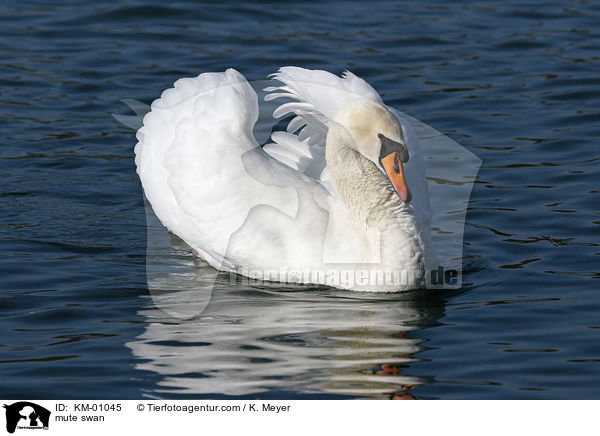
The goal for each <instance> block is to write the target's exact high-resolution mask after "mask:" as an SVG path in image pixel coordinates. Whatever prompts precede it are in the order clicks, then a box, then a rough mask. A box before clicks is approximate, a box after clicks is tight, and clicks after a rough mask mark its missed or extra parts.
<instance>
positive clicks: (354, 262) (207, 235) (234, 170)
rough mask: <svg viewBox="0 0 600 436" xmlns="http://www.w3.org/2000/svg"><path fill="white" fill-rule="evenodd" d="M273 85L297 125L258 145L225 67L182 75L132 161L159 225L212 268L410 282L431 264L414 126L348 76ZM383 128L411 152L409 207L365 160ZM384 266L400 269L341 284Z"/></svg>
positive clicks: (306, 74) (289, 75)
mask: <svg viewBox="0 0 600 436" xmlns="http://www.w3.org/2000/svg"><path fill="white" fill-rule="evenodd" d="M274 79H276V80H278V81H279V82H281V86H275V87H271V88H267V89H266V90H267V91H268V92H269V94H268V95H267V97H266V98H265V100H272V99H275V98H286V99H288V100H289V101H288V102H285V103H283V104H281V105H280V106H279V107H278V108H277V109H276V110H275V113H274V116H275V117H282V116H286V115H293V116H294V118H293V119H292V120H291V121H290V123H289V124H288V127H287V131H286V132H274V133H273V134H272V136H271V140H272V143H269V144H267V145H265V146H264V149H263V148H261V147H260V146H259V145H258V143H257V142H256V139H255V138H254V135H253V127H254V124H255V123H256V121H257V118H258V101H257V95H256V93H255V92H254V90H253V89H252V87H251V86H250V85H249V84H248V82H247V81H246V79H245V78H244V77H243V76H242V75H241V74H240V73H239V72H237V71H235V70H233V69H229V70H227V71H226V72H224V73H204V74H201V75H199V76H198V77H196V78H188V79H180V80H178V81H177V82H175V85H174V87H173V88H170V89H168V90H166V91H164V92H163V94H162V95H161V97H160V98H159V99H157V100H156V101H154V102H153V103H152V106H151V108H152V110H151V111H150V112H149V113H148V114H147V115H146V116H145V117H144V122H143V126H142V127H141V128H140V129H139V130H138V133H137V139H138V141H139V142H138V144H137V145H136V148H135V153H136V165H137V168H138V174H139V176H140V179H141V181H142V185H143V188H144V192H145V194H146V196H147V198H148V200H149V202H150V203H151V205H152V208H153V209H154V212H155V213H156V215H157V217H158V218H159V219H160V221H161V222H162V223H163V224H164V225H165V226H166V227H167V228H168V229H169V230H170V231H171V232H173V233H175V234H176V235H178V236H179V237H180V238H182V239H183V240H184V241H186V242H187V243H188V244H189V245H190V246H191V247H192V248H193V249H195V250H196V251H197V252H198V254H199V255H200V256H202V257H203V258H205V259H206V260H207V261H208V262H209V263H210V265H212V266H213V267H215V268H217V269H220V270H224V271H232V272H237V273H241V274H244V275H248V276H251V277H259V278H267V279H269V278H270V279H274V280H280V281H291V282H299V283H317V284H326V285H331V286H336V287H341V288H349V289H356V290H366V291H397V290H404V289H410V288H413V287H414V286H415V285H414V279H413V278H414V276H415V275H416V276H419V275H422V274H423V273H424V271H425V270H426V268H427V267H428V264H429V263H430V262H431V261H432V259H433V258H434V257H435V255H434V254H433V250H432V249H431V247H430V243H429V239H430V236H429V223H430V219H431V218H430V210H429V195H428V190H427V182H426V178H425V166H424V163H423V158H422V154H421V150H420V147H419V142H418V139H417V137H416V134H415V132H414V130H413V129H412V127H411V126H410V124H409V123H408V122H407V121H406V120H405V119H404V118H403V117H402V116H401V115H400V114H399V113H398V112H397V111H395V110H394V109H392V108H388V107H387V106H385V105H383V102H382V100H381V97H380V96H379V95H378V94H377V92H376V91H375V90H374V89H373V88H372V87H371V86H370V85H369V84H368V83H367V82H365V81H364V80H362V79H360V78H358V77H356V76H355V75H353V74H351V73H349V72H346V73H344V75H343V76H342V77H338V76H336V75H334V74H331V73H328V72H325V71H313V70H306V69H302V68H297V67H284V68H281V69H280V71H279V72H278V73H276V74H275V75H274ZM388 113H391V114H393V116H392V117H391V118H390V117H388V116H387V115H386V114H388ZM382 114H383V115H382ZM378 133H383V134H384V135H386V136H388V137H390V138H392V137H393V138H392V139H394V140H396V141H398V142H404V143H405V145H406V147H407V149H408V153H409V155H410V159H409V160H408V162H406V163H404V176H405V179H406V184H407V186H408V187H409V190H410V192H411V197H412V200H411V201H410V203H409V202H406V201H402V200H401V199H400V197H399V196H398V195H396V193H395V191H394V190H393V188H392V185H391V184H390V183H389V180H388V179H387V178H386V177H385V172H383V171H382V168H381V165H380V163H379V161H378V160H377V159H375V158H374V157H373V156H371V154H372V153H371V152H373V153H375V152H377V154H378V153H379V152H378V150H379V149H378V148H377V150H375V149H374V148H373V150H371V148H372V147H375V146H376V144H375V139H376V136H373V135H376V134H378ZM373 138H375V139H373ZM377 147H379V145H377ZM348 156H351V157H348ZM389 270H393V271H398V272H403V273H402V274H404V275H402V276H397V277H395V278H392V279H391V281H390V280H388V279H387V278H386V279H384V283H381V281H380V280H379V276H377V282H376V283H375V282H373V281H372V280H368V279H367V280H364V281H362V282H361V281H360V280H357V279H356V277H355V279H354V280H351V281H348V280H342V279H341V278H340V274H347V273H348V272H350V273H352V274H354V275H356V274H358V275H360V276H361V277H362V276H364V275H365V274H366V275H370V274H371V276H370V277H372V275H373V274H375V275H377V274H379V272H380V271H383V272H384V273H385V271H389Z"/></svg>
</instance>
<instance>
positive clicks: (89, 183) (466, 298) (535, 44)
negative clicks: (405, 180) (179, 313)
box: [0, 0, 600, 399]
mask: <svg viewBox="0 0 600 436" xmlns="http://www.w3.org/2000/svg"><path fill="white" fill-rule="evenodd" d="M0 14H1V15H0V24H1V25H0V33H1V35H2V44H0V79H1V82H0V83H1V84H2V87H1V88H0V143H1V149H0V175H1V178H2V184H1V185H0V232H1V235H0V239H1V242H0V258H1V262H0V274H1V285H0V291H1V294H0V331H1V336H0V379H1V380H2V382H1V383H0V397H8V398H24V397H26V398H59V397H60V398H90V397H93V398H140V397H153V398H206V397H211V398H237V397H251V398H265V399H266V398H355V397H374V398H410V397H414V398H434V399H449V398H600V388H599V386H600V316H599V313H600V295H599V293H600V289H599V288H600V286H599V285H600V281H599V280H598V279H599V278H600V266H599V261H600V257H599V255H600V248H599V247H600V238H599V237H598V230H599V229H600V227H599V224H600V213H599V210H600V207H599V206H600V202H599V200H600V186H599V182H600V169H599V168H600V150H599V147H598V136H599V134H600V116H599V115H600V113H599V111H598V107H600V74H599V73H600V50H599V49H600V32H599V31H598V30H597V28H598V26H597V25H598V22H599V21H600V5H599V4H598V3H597V2H591V1H590V2H587V1H583V0H582V1H565V2H562V3H559V2H543V1H535V2H533V1H532V2H529V3H527V2H502V3H501V4H500V3H498V2H480V3H473V2H464V3H459V2H453V3H452V5H448V4H445V3H444V2H439V3H432V4H430V5H429V6H422V5H418V6H416V5H414V4H402V3H395V2H383V1H376V2H369V3H368V4H367V3H362V2H355V3H352V2H309V3H308V4H307V5H304V6H300V5H299V4H297V3H292V4H290V5H285V4H284V3H282V2H273V3H271V2H256V3H254V4H245V5H243V6H240V5H239V4H237V3H235V4H234V3H232V4H231V5H227V4H221V3H205V4H197V3H187V2H179V3H175V4H173V5H172V6H168V7H167V6H164V5H163V2H145V3H143V2H141V1H134V0H130V1H122V2H119V5H116V4H115V3H113V2H110V3H109V2H102V1H99V2H93V3H89V4H83V3H82V2H81V1H77V2H76V1H64V2H62V6H58V7H50V6H47V5H46V2H42V1H39V2H16V1H13V0H6V1H4V2H3V5H2V12H1V13H0ZM281 65H298V66H304V67H308V68H322V69H326V70H330V71H333V72H338V73H339V72H341V71H343V70H344V69H346V68H347V69H350V70H352V71H353V72H354V73H356V74H358V75H359V76H362V77H363V78H365V79H366V80H367V81H368V82H370V83H371V84H372V85H373V86H374V87H375V88H376V89H377V90H378V91H379V92H380V93H381V94H382V96H383V97H384V99H385V100H386V102H387V103H388V104H391V105H393V106H395V107H397V108H398V109H400V110H402V111H404V112H407V113H409V114H411V115H412V116H414V117H416V118H418V119H420V120H422V121H424V122H426V123H428V124H429V125H431V126H432V127H434V128H436V129H438V130H439V131H441V132H444V133H445V134H447V135H448V136H449V137H451V138H452V139H454V140H455V141H457V142H459V143H460V144H462V145H464V146H465V147H466V148H468V149H469V150H470V151H471V152H473V153H475V154H477V155H478V156H479V157H480V158H481V159H482V160H483V165H482V167H481V169H480V171H479V175H478V178H477V182H476V184H475V186H474V189H473V195H472V200H471V203H470V207H469V211H468V215H467V226H466V233H465V247H464V254H465V258H464V262H463V263H464V269H465V276H464V280H465V282H466V284H465V286H464V288H463V289H462V290H461V291H460V292H455V293H452V294H443V295H440V294H439V293H434V294H431V295H430V294H418V295H415V294H408V295H393V296H389V295H388V296H382V297H380V298H374V297H373V296H365V295H362V294H358V293H355V294H348V293H343V292H338V291H335V290H328V289H306V288H304V289H292V288H286V289H281V288H278V287H277V286H272V287H268V288H265V289H257V288H255V287H247V288H242V289H231V288H227V286H222V287H221V289H220V291H219V292H218V293H216V294H215V296H214V298H213V300H212V301H211V303H210V305H209V306H208V308H207V310H206V312H205V313H204V314H203V315H202V316H200V317H196V318H192V319H190V320H181V319H178V318H173V317H171V316H169V315H168V314H167V313H165V312H163V311H160V310H158V309H157V308H156V307H155V306H154V304H153V302H152V299H151V298H150V293H149V290H148V285H147V282H146V215H145V209H144V200H143V195H142V190H141V186H140V182H139V180H138V178H137V175H136V173H135V168H134V162H133V146H134V144H135V139H134V135H133V132H132V131H131V130H129V129H127V128H126V127H124V126H123V125H121V124H119V123H118V122H116V121H115V120H114V118H113V117H112V116H111V114H112V113H115V114H129V112H128V110H127V108H126V107H125V106H124V105H123V104H122V103H120V100H121V99H124V98H130V99H137V100H140V101H143V102H146V103H149V102H151V101H152V100H153V99H154V98H156V97H157V96H159V95H160V92H161V91H162V90H163V89H165V88H167V87H169V86H171V84H172V83H173V82H174V81H175V80H176V79H178V78H180V77H185V76H195V75H197V74H199V73H200V72H204V71H222V70H224V69H225V68H227V67H230V66H233V67H235V68H237V69H239V70H240V71H241V72H242V73H243V74H245V75H246V77H248V79H250V80H260V79H263V78H264V77H265V76H266V75H267V74H269V73H272V72H274V71H275V70H276V69H277V68H278V67H279V66H281ZM173 244H174V247H175V248H176V249H177V250H181V259H182V262H184V261H186V262H187V261H189V259H190V257H189V254H188V253H187V252H186V248H185V246H183V245H182V244H181V243H180V242H178V241H176V240H173ZM198 268H199V271H201V270H203V268H202V265H198ZM190 292H191V291H189V290H187V291H181V292H173V293H170V294H169V295H167V296H166V298H169V299H170V303H171V304H173V305H175V306H176V305H183V304H185V303H186V301H188V299H189V298H193V295H192V294H190Z"/></svg>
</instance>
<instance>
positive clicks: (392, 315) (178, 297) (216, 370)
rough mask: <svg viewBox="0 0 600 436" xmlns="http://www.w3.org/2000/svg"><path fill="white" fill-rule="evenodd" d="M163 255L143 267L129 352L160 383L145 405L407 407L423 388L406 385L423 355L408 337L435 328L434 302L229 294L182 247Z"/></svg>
mask: <svg viewBox="0 0 600 436" xmlns="http://www.w3.org/2000/svg"><path fill="white" fill-rule="evenodd" d="M156 225H157V226H160V224H159V223H156ZM169 245H170V247H171V254H170V256H165V255H164V254H161V256H160V257H157V258H155V259H154V260H156V262H160V263H161V264H162V266H163V269H161V268H159V266H158V265H156V264H155V265H153V266H151V267H150V266H149V272H150V271H155V272H156V274H155V275H154V276H152V275H150V274H149V275H148V283H149V285H150V288H151V297H152V300H151V301H149V302H148V304H147V305H146V307H145V308H143V309H142V310H141V311H140V314H141V315H142V316H143V317H144V318H145V320H146V321H147V326H146V330H145V331H144V332H143V333H142V334H141V335H140V336H138V337H137V338H136V339H135V340H134V341H132V342H130V343H128V344H127V346H128V347H129V348H130V349H131V350H132V352H133V355H134V356H135V357H136V358H137V359H138V363H137V364H136V368H137V369H139V370H145V371H152V372H154V373H156V374H159V375H160V376H161V379H160V381H159V382H158V385H157V386H156V388H155V389H154V391H153V392H148V393H147V395H148V396H150V397H156V398H163V397H178V398H179V397H181V396H187V395H189V396H190V397H194V396H196V397H201V396H204V397H214V398H223V397H252V398H273V397H275V396H277V397H278V398H281V397H285V398H292V397H294V398H295V397H309V398H311V397H312V398H327V397H329V398H341V397H345V396H351V397H373V398H394V399H412V398H414V394H413V393H412V391H413V389H414V388H415V387H416V386H419V385H420V384H422V383H424V381H425V380H423V379H421V378H419V377H415V376H411V375H410V364H411V362H414V361H415V360H418V353H419V352H420V351H421V350H423V348H424V347H423V345H422V342H423V339H416V338H414V337H413V335H411V332H414V331H415V330H418V329H421V328H426V327H431V326H433V325H436V323H437V321H438V320H439V319H440V318H441V317H442V316H443V315H444V310H445V309H444V305H443V301H442V300H441V299H440V298H433V297H429V298H427V300H424V299H423V298H420V299H418V300H415V296H416V294H415V293H413V294H384V295H382V294H379V295H375V296H373V294H365V293H358V292H351V293H349V292H347V291H338V290H335V289H332V288H314V287H312V288H309V287H306V286H285V287H282V285H281V284H278V283H260V284H253V283H252V282H247V283H240V282H239V280H244V279H243V278H240V276H237V277H238V278H237V280H238V284H237V285H236V286H232V284H231V277H230V276H229V275H227V274H225V273H218V272H216V270H214V269H212V268H210V267H209V266H207V265H206V264H204V262H203V261H202V260H201V259H198V258H196V257H194V256H192V255H191V252H190V249H189V248H187V246H186V245H185V243H183V242H182V241H178V240H177V239H176V238H175V237H172V240H171V241H170V243H169ZM163 253H164V252H163ZM149 262H152V259H151V258H149ZM165 269H169V270H170V272H168V273H167V272H166V270H165ZM213 285H214V286H213ZM420 292H424V291H420ZM434 293H435V292H434ZM278 393H279V395H278Z"/></svg>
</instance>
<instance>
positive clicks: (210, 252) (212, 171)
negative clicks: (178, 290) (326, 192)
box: [135, 69, 321, 270]
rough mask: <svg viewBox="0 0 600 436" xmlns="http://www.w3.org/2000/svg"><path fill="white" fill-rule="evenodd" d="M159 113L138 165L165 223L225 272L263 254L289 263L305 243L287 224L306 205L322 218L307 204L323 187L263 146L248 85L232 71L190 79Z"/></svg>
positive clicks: (156, 108)
mask: <svg viewBox="0 0 600 436" xmlns="http://www.w3.org/2000/svg"><path fill="white" fill-rule="evenodd" d="M151 107H152V110H151V112H149V113H148V114H147V115H146V116H145V117H144V125H143V127H142V128H140V130H139V131H138V133H137V138H138V141H139V142H138V144H137V145H136V147H135V153H136V165H137V171H138V174H139V176H140V179H141V181H142V185H143V187H144V192H145V193H146V196H147V198H148V200H149V201H150V203H151V205H152V207H153V209H154V212H155V214H156V215H157V217H158V218H159V219H160V220H161V222H162V223H163V224H164V225H165V226H166V227H167V228H168V229H169V230H170V231H171V232H173V233H175V234H176V235H178V236H179V237H181V238H182V239H183V240H184V241H186V242H187V243H188V244H189V245H190V246H192V248H194V249H196V250H197V251H198V252H199V253H200V254H201V255H202V256H203V257H204V258H205V259H206V260H207V261H208V262H209V263H210V264H211V265H213V266H215V267H217V268H219V269H227V270H234V269H238V268H239V267H240V266H241V267H251V266H252V265H253V262H254V260H255V258H260V253H261V248H262V249H263V250H264V252H265V253H270V255H272V256H277V257H278V258H279V259H278V261H279V262H286V261H289V260H290V258H289V256H288V253H287V251H289V250H291V248H290V246H291V245H292V244H291V239H290V237H294V236H297V235H296V234H294V223H289V222H287V221H286V220H291V221H294V219H295V218H296V217H297V216H298V214H299V213H300V209H301V206H302V207H303V208H304V209H303V211H302V213H303V214H304V216H305V217H306V218H307V219H309V218H310V214H311V213H312V212H314V213H316V214H319V213H321V210H320V209H319V208H318V207H316V206H315V205H314V204H312V205H308V206H307V204H306V201H305V200H306V198H309V199H310V198H311V197H314V195H315V192H320V191H319V189H321V188H320V185H318V184H317V183H316V182H314V181H313V180H311V179H309V178H308V177H306V176H304V175H302V174H300V173H298V172H297V171H294V170H291V169H289V168H288V167H286V166H284V165H282V164H281V163H279V161H276V160H274V159H272V158H270V157H269V156H268V155H267V154H266V153H264V152H263V150H262V149H261V148H260V147H259V146H258V144H257V142H256V140H255V138H254V136H253V133H252V129H253V127H254V124H255V122H256V120H257V117H258V102H257V96H256V93H255V92H254V90H253V89H252V87H251V86H250V85H249V84H248V82H247V81H246V79H245V78H244V77H243V76H242V75H241V74H240V73H238V72H237V71H235V70H233V69H229V70H227V71H226V72H225V73H204V74H201V75H199V76H198V77H195V78H189V79H187V78H186V79H181V80H178V81H177V82H175V85H174V87H173V88H170V89H167V90H166V91H165V92H163V94H162V95H161V97H160V98H159V99H158V100H156V101H154V102H153V103H152V106H151ZM313 203H314V201H313ZM311 207H312V209H311ZM309 221H310V220H309ZM296 224H297V223H296ZM297 227H298V226H297V225H296V228H297ZM290 228H291V229H292V230H286V229H290ZM240 229H242V230H243V229H246V230H245V231H241V230H240ZM305 231H306V228H302V229H298V230H297V232H296V233H303V232H305ZM232 235H237V236H236V238H235V240H236V241H238V243H237V244H233V245H232V242H231V241H232ZM306 239H307V238H306V237H305V240H306ZM309 239H310V238H309ZM288 242H289V243H288ZM248 250H250V251H248ZM286 256H288V257H286ZM259 260H260V259H259ZM263 260H265V263H266V264H269V262H270V260H269V259H263ZM279 262H274V264H275V265H276V264H277V263H279Z"/></svg>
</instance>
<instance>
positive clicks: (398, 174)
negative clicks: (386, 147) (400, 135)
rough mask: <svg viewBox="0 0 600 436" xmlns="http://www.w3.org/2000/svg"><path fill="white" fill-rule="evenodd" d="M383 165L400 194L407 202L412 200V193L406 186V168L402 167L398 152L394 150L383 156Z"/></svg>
mask: <svg viewBox="0 0 600 436" xmlns="http://www.w3.org/2000/svg"><path fill="white" fill-rule="evenodd" d="M381 165H382V166H383V169H384V170H385V173H386V174H387V176H388V179H390V182H391V183H392V186H393V187H394V189H395V190H396V192H397V193H398V196H399V197H400V198H401V199H402V200H404V201H406V202H408V201H410V194H409V192H408V187H407V186H406V180H405V179H404V169H403V168H402V162H400V157H399V156H398V152H396V151H394V152H392V153H390V154H388V155H387V156H384V157H383V158H381Z"/></svg>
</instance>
